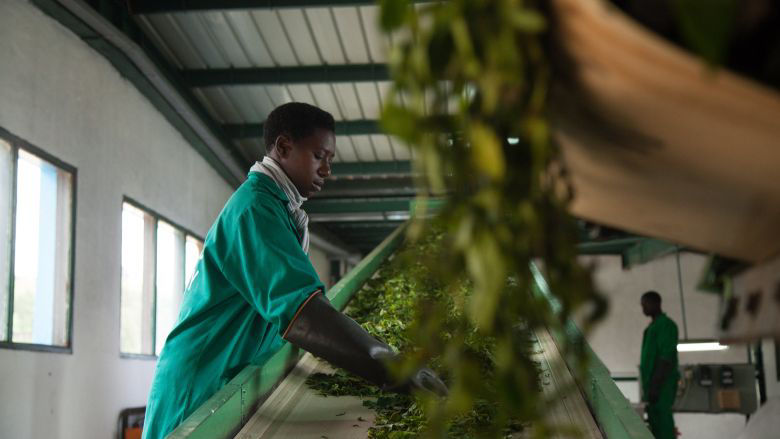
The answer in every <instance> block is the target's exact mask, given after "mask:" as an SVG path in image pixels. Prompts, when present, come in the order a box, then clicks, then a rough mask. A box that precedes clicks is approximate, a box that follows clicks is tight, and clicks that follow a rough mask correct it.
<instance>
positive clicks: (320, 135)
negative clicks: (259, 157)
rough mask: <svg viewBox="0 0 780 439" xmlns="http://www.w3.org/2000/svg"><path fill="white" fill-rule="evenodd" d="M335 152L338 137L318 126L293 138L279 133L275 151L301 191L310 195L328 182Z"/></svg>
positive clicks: (302, 193)
mask: <svg viewBox="0 0 780 439" xmlns="http://www.w3.org/2000/svg"><path fill="white" fill-rule="evenodd" d="M335 154H336V137H335V136H334V135H333V133H332V132H331V131H328V130H322V129H318V130H316V131H314V133H313V134H312V135H310V136H308V137H305V138H303V139H300V140H298V141H297V142H294V141H292V140H291V139H289V138H288V137H287V136H279V138H278V139H277V141H276V146H275V147H274V149H273V151H272V157H273V158H275V159H276V160H277V161H278V162H279V164H281V165H282V169H284V172H286V173H287V176H288V177H290V180H292V182H293V184H294V185H295V187H296V188H298V192H300V194H301V195H302V196H304V197H306V198H309V197H310V196H311V195H313V194H314V193H316V192H319V191H320V190H322V188H323V187H324V186H325V179H326V178H328V177H329V176H330V165H331V162H332V161H333V156H334V155H335Z"/></svg>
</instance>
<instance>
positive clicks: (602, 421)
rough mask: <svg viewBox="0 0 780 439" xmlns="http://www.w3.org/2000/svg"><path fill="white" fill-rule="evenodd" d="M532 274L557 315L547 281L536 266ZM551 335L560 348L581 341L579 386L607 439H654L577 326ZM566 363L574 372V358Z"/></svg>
mask: <svg viewBox="0 0 780 439" xmlns="http://www.w3.org/2000/svg"><path fill="white" fill-rule="evenodd" d="M531 272H532V273H533V275H534V281H535V284H536V288H535V290H536V293H537V294H540V295H541V296H543V297H544V298H546V299H547V301H548V302H549V303H550V307H551V308H552V310H553V312H555V313H556V314H557V313H558V312H560V309H561V304H560V302H558V299H556V298H555V296H553V295H552V294H551V293H550V288H549V286H548V285H547V281H546V280H545V279H544V276H543V275H542V273H541V272H540V271H539V269H538V268H537V267H536V265H535V264H533V263H532V264H531ZM550 334H551V335H552V337H553V340H555V343H556V344H557V345H560V344H561V342H562V341H563V340H566V339H568V340H582V343H583V344H584V346H583V347H584V349H585V354H586V356H587V365H588V369H587V371H586V375H585V382H579V383H578V384H579V386H580V389H581V390H582V391H583V392H584V393H585V396H586V397H587V399H588V404H589V405H590V409H591V412H592V413H593V416H594V417H595V418H596V422H597V423H598V425H599V427H600V428H601V430H602V431H603V432H604V435H605V436H606V437H607V438H608V439H653V434H652V433H650V430H649V429H648V428H647V426H646V425H645V422H644V421H643V420H642V418H640V417H639V415H638V414H637V412H636V411H635V410H634V408H633V407H631V403H629V402H628V400H627V399H626V397H625V396H623V393H622V392H621V391H620V389H618V387H617V385H616V384H615V381H614V380H613V379H612V377H611V376H610V374H609V369H607V367H606V366H605V365H604V363H602V362H601V359H599V357H598V356H597V355H596V353H595V352H593V349H591V347H590V345H589V344H588V342H586V341H585V338H584V337H583V335H582V333H581V332H580V330H579V328H577V325H576V324H574V322H573V321H569V322H568V323H567V324H566V328H565V330H564V331H550ZM564 360H565V361H566V364H567V366H568V367H569V369H573V366H574V365H573V364H572V363H571V359H570V358H568V357H566V356H564Z"/></svg>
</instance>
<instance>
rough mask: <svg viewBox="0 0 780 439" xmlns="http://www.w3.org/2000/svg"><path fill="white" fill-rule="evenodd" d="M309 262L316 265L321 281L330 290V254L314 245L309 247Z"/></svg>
mask: <svg viewBox="0 0 780 439" xmlns="http://www.w3.org/2000/svg"><path fill="white" fill-rule="evenodd" d="M309 260H311V264H312V265H314V269H315V270H316V271H317V275H318V276H319V277H320V280H321V281H322V283H323V284H325V288H326V289H327V288H330V286H331V285H330V260H329V259H328V254H327V253H325V251H324V250H322V249H320V248H319V247H317V246H315V245H312V246H310V247H309Z"/></svg>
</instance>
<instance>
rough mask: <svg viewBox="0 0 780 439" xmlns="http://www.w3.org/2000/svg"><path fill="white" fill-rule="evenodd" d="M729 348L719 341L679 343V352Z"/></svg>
mask: <svg viewBox="0 0 780 439" xmlns="http://www.w3.org/2000/svg"><path fill="white" fill-rule="evenodd" d="M728 348H729V347H728V346H726V345H722V344H720V343H718V342H717V341H683V342H680V343H678V344H677V352H704V351H722V350H725V349H728Z"/></svg>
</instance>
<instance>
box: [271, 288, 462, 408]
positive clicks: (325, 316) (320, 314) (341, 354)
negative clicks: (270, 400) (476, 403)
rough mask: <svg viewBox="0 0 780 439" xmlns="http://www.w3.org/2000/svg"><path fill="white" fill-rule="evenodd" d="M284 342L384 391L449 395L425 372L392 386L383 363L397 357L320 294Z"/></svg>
mask: <svg viewBox="0 0 780 439" xmlns="http://www.w3.org/2000/svg"><path fill="white" fill-rule="evenodd" d="M284 338H285V339H286V340H287V341H289V342H290V343H292V344H294V345H295V346H298V347H299V348H301V349H303V350H305V351H308V352H311V353H312V354H314V355H316V356H317V357H320V358H323V359H325V360H327V361H328V362H330V363H332V364H333V365H335V366H338V367H340V368H342V369H345V370H347V371H349V372H351V373H354V374H355V375H358V376H360V377H362V378H365V379H366V380H368V381H370V382H372V383H374V384H376V385H377V386H379V387H380V388H382V389H383V390H388V391H394V392H403V393H406V392H409V391H412V390H415V389H422V390H426V391H429V392H433V393H435V394H437V395H439V396H446V395H447V393H448V391H447V386H446V385H445V384H444V383H443V382H442V381H441V380H440V379H439V377H437V376H436V374H435V373H434V372H433V371H432V370H430V369H428V368H421V369H419V370H418V371H416V372H415V373H414V374H412V376H411V377H410V378H409V379H408V380H407V381H406V382H403V383H394V382H393V381H392V379H391V377H390V374H389V372H388V370H387V367H386V366H385V363H386V362H389V361H393V360H395V359H397V357H398V355H397V354H396V353H395V352H394V351H393V349H392V348H391V347H390V346H388V345H387V344H386V343H383V342H381V341H379V340H377V339H376V338H374V337H372V336H371V335H370V334H369V333H368V332H366V330H365V329H363V327H362V326H360V325H359V324H357V322H355V321H354V320H352V319H351V318H349V317H347V316H346V315H344V314H343V313H341V312H340V311H338V310H337V309H336V308H334V307H333V306H332V305H331V304H330V302H329V301H328V299H327V298H325V297H324V295H323V294H321V293H317V294H315V295H314V296H312V297H311V298H310V299H309V300H308V301H307V302H306V303H305V304H304V305H302V307H301V309H300V310H298V314H297V315H296V317H295V318H294V319H293V321H292V322H291V323H290V326H289V327H288V328H287V331H286V332H285V334H284Z"/></svg>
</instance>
